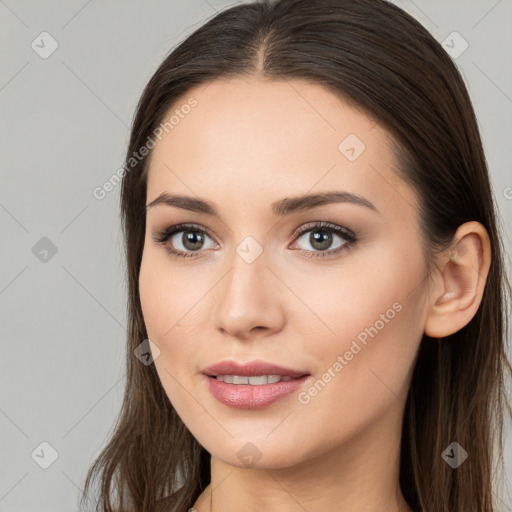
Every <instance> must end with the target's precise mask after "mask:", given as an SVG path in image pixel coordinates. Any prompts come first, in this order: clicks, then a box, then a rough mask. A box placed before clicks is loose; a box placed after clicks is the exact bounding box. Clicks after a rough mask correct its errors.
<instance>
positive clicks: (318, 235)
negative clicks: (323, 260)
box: [310, 230, 332, 249]
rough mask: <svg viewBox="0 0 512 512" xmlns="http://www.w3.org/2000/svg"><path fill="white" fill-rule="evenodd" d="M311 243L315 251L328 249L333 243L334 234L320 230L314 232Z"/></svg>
mask: <svg viewBox="0 0 512 512" xmlns="http://www.w3.org/2000/svg"><path fill="white" fill-rule="evenodd" d="M310 242H311V246H312V247H315V249H328V248H329V246H330V245H331V243H332V233H330V232H328V231H320V230H318V231H313V232H311V236H310ZM316 244H318V245H316Z"/></svg>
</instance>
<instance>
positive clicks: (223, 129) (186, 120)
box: [147, 78, 416, 215]
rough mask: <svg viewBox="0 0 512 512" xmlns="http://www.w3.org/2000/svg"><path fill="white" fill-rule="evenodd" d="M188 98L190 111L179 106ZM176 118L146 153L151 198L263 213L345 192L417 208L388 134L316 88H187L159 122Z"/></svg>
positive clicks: (280, 84) (285, 84)
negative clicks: (189, 199)
mask: <svg viewBox="0 0 512 512" xmlns="http://www.w3.org/2000/svg"><path fill="white" fill-rule="evenodd" d="M191 98H193V99H195V101H196V102H197V104H196V106H195V107H193V108H186V109H183V110H181V108H182V106H184V105H187V104H188V103H187V102H188V101H189V100H190V99H191ZM173 113H175V114H176V115H177V116H176V117H175V123H174V124H173V127H172V129H168V132H167V133H164V135H163V137H162V139H161V141H159V142H158V143H157V145H156V147H155V148H154V149H153V151H152V155H151V161H150V166H149V175H148V189H147V190H148V191H147V199H148V202H149V201H151V200H152V199H154V198H155V197H156V196H157V195H158V194H160V193H161V192H163V191H168V192H172V193H180V194H186V195H196V196H199V197H202V198H208V199H212V200H213V201H215V202H219V204H222V203H224V202H229V204H231V205H233V204H237V203H238V204H239V205H240V207H245V208H247V207H249V206H251V207H254V208H262V207H263V205H264V204H266V203H267V202H268V204H270V203H272V202H273V201H274V200H278V199H281V198H283V197H289V196H293V195H302V194H305V193H308V192H309V193H311V192H322V191H325V190H343V191H348V192H353V193H356V194H360V195H364V196H365V197H367V198H368V199H369V200H370V201H371V202H372V203H374V204H375V205H376V206H377V208H378V209H379V210H380V211H382V212H383V214H386V211H387V212H388V213H389V214H392V213H393V212H394V213H395V214H400V215H402V214H403V213H404V212H403V211H400V208H402V209H403V208H407V207H409V208H411V207H413V206H414V204H415V202H416V200H415V194H414V192H413V191H412V190H411V189H410V188H409V187H408V185H407V184H406V183H405V182H403V181H402V180H401V179H400V178H399V177H398V175H397V174H396V173H395V171H394V169H393V167H394V166H395V165H396V162H395V159H394V155H393V153H392V151H391V149H390V146H389V141H390V138H389V135H388V133H387V132H386V130H384V129H383V128H382V127H381V126H380V125H379V124H377V123H376V122H375V121H374V120H373V119H371V118H370V117H368V116H367V115H366V114H365V113H364V112H362V111H361V110H358V109H356V108H354V107H352V106H350V105H349V104H347V103H346V102H344V101H343V100H342V99H340V98H339V97H338V96H336V95H334V94H333V93H332V92H330V91H329V90H328V89H326V88H324V87H322V86H320V85H318V84H313V83H311V82H308V81H302V80H295V79H294V80H290V81H266V80H262V79H259V78H243V79H232V80H216V81H214V82H211V83H209V84H206V85H204V84H203V85H201V86H199V87H196V88H193V89H190V90H189V91H187V93H186V94H184V95H183V96H182V97H181V98H179V99H178V100H177V101H175V103H174V104H173V106H172V108H171V109H170V111H169V113H168V115H167V116H165V120H167V119H168V118H169V117H170V116H171V115H172V114H173ZM176 120H178V122H176ZM404 202H405V204H403V203H404ZM226 204H227V203H226Z"/></svg>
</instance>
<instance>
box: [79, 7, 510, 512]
mask: <svg viewBox="0 0 512 512" xmlns="http://www.w3.org/2000/svg"><path fill="white" fill-rule="evenodd" d="M125 171H126V172H125V174H124V177H123V186H122V197H121V199H122V220H123V228H124V233H125V240H126V257H127V264H128V284H129V325H130V329H129V336H128V360H127V370H128V372H127V387H126V392H125V398H124V403H123V408H122V411H121V414H120V418H119V421H118V424H117V427H116V430H115V432H114V434H113V436H112V439H111V440H110V442H109V443H108V445H107V446H106V447H105V449H104V450H103V452H102V453H101V454H100V456H99V457H98V459H97V460H96V461H95V464H94V466H93V467H92V468H91V470H90V471H89V474H88V476H87V480H86V492H87V489H88V488H89V486H90V483H91V481H92V479H93V478H94V476H95V475H99V476H100V477H101V479H100V483H101V489H100V496H99V502H100V506H101V507H102V508H101V510H105V511H112V510H115V511H121V510H123V511H125V510H134V511H153V510H169V511H186V510H188V509H189V508H193V510H196V511H198V512H206V511H215V512H220V511H222V512H227V511H231V510H235V509H236V510H244V511H256V510H266V511H272V510H281V511H282V510H286V511H295V510H297V511H298V510H308V511H309V512H315V511H318V510H344V511H345V510H347V511H358V512H363V511H365V512H374V511H379V512H384V511H389V512H398V511H407V512H412V511H414V512H417V511H423V512H441V511H443V512H448V511H450V512H463V511H464V512H468V511H475V512H476V511H478V512H496V510H497V508H496V507H497V504H496V498H495V496H494V493H493V488H492V479H493V473H492V470H493V468H494V465H493V463H494V461H495V457H497V456H500V455H501V451H500V450H501V448H502V447H501V432H502V421H503V420H502V412H503V409H504V408H507V410H508V411H509V412H510V407H509V404H508V403H507V402H506V399H505V394H504V387H503V386H504V380H505V378H506V376H507V375H509V374H510V371H511V369H512V368H511V366H510V363H509V361H508V360H507V358H506V352H505V346H504V340H505V337H506V332H507V329H508V325H507V307H509V304H510V303H509V297H510V286H509V283H508V281H507V279H506V275H505V273H504V270H503V249H502V245H501V244H502V242H501V239H500V235H499V232H498V221H497V219H496V217H495V213H494V212H495V203H494V198H493V196H492V191H491V187H490V182H489V175H488V171H487V168H486V162H485V157H484V152H483V149H482V143H481V139H480V135H479V132H478V127H477V122H476V119H475V116H474V111H473V108H472V105H471V102H470V99H469V97H468V93H467V91H466V88H465V86H464V83H463V81H462V79H461V77H460V75H459V73H458V71H457V69H456V67H455V65H454V64H453V62H452V61H451V59H450V57H449V56H448V55H447V54H446V53H445V51H444V50H443V49H442V47H441V46H440V45H439V44H438V43H437V42H436V41H435V39H434V38H433V37H432V36H431V35H430V34H429V33H428V32H427V31H426V30H425V29H424V28H423V27H422V26H421V25H420V24H419V23H418V22H416V21H415V20H414V19H413V18H412V17H411V16H409V15H408V14H406V13H405V12H403V11H402V10H400V9H399V8H397V7H396V6H394V5H392V4H389V3H387V2H384V1H382V0H319V1H315V2H311V1H307V0H278V1H261V2H253V3H247V4H243V5H237V6H235V7H232V8H230V9H227V10H225V11H223V12H220V13H219V14H217V15H216V16H215V17H214V18H212V19H211V20H209V21H208V22H207V23H205V24H204V25H203V26H202V27H201V28H199V29H198V30H197V31H195V32H194V33H193V34H192V35H190V36H189V37H188V38H187V39H186V40H185V41H183V42H182V43H181V44H180V45H179V46H178V47H177V48H175V49H174V50H173V51H172V52H171V53H170V54H169V56H168V57H167V58H166V59H165V61H164V62H163V63H162V64H161V66H160V67H159V69H158V70H157V71H156V72H155V74H154V75H153V77H152V78H151V80H150V81H149V83H148V85H147V87H146V89H145V91H144V93H143V95H142V98H141V100H140V102H139V105H138V108H137V113H136V116H135V120H134V125H133V128H132V133H131V139H130V143H129V149H128V153H127V157H126V164H125ZM497 448H499V450H498V449H497ZM112 495H113V496H114V497H113V496H112Z"/></svg>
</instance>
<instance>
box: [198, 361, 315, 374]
mask: <svg viewBox="0 0 512 512" xmlns="http://www.w3.org/2000/svg"><path fill="white" fill-rule="evenodd" d="M202 372H203V373H204V374H205V375H209V376H210V377H213V376H217V375H240V376H242V375H243V376H247V377H254V376H256V375H280V376H281V377H284V376H289V377H302V376H303V375H309V373H308V372H305V371H302V370H293V369H291V368H285V367H283V366H277V365H275V364H272V363H268V362H266V361H250V362H248V363H245V364H240V363H237V362H236V361H221V362H219V363H216V364H213V365H211V366H208V367H207V368H204V369H203V371H202Z"/></svg>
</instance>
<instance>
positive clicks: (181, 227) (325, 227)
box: [153, 221, 358, 258]
mask: <svg viewBox="0 0 512 512" xmlns="http://www.w3.org/2000/svg"><path fill="white" fill-rule="evenodd" d="M315 230H317V231H320V230H322V231H327V232H331V233H334V234H336V235H339V236H340V237H341V238H343V239H345V243H344V244H343V245H342V246H340V247H338V248H336V249H333V250H330V251H308V250H306V249H297V250H299V251H301V252H306V253H313V254H315V256H308V257H310V258H326V257H331V256H333V255H336V254H338V253H340V252H342V251H345V250H350V249H351V248H352V247H353V246H355V245H356V244H357V243H358V238H357V237H356V235H355V234H354V232H353V231H351V230H349V229H347V228H344V227H342V226H337V225H336V224H331V223H329V222H323V221H319V222H313V223H310V224H306V225H305V226H302V227H301V228H300V229H299V230H297V231H296V232H295V233H294V234H293V239H294V240H295V239H296V238H300V237H301V236H302V235H304V234H305V233H308V232H310V231H315ZM181 231H190V232H193V233H201V234H202V235H207V236H208V237H209V238H213V237H212V236H211V235H210V234H209V232H208V231H207V230H205V229H204V228H202V227H200V226H199V225H197V224H176V225H174V226H169V227H167V228H165V229H164V230H162V231H160V232H158V233H156V234H155V235H154V236H153V240H154V242H155V243H157V244H162V245H164V244H165V243H166V242H167V241H168V240H169V239H170V238H171V236H172V235H174V234H176V233H179V232H181ZM167 252H168V253H169V255H171V256H174V257H177V258H195V257H197V256H196V253H199V252H201V251H195V252H183V251H178V250H176V249H171V248H169V247H167Z"/></svg>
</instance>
